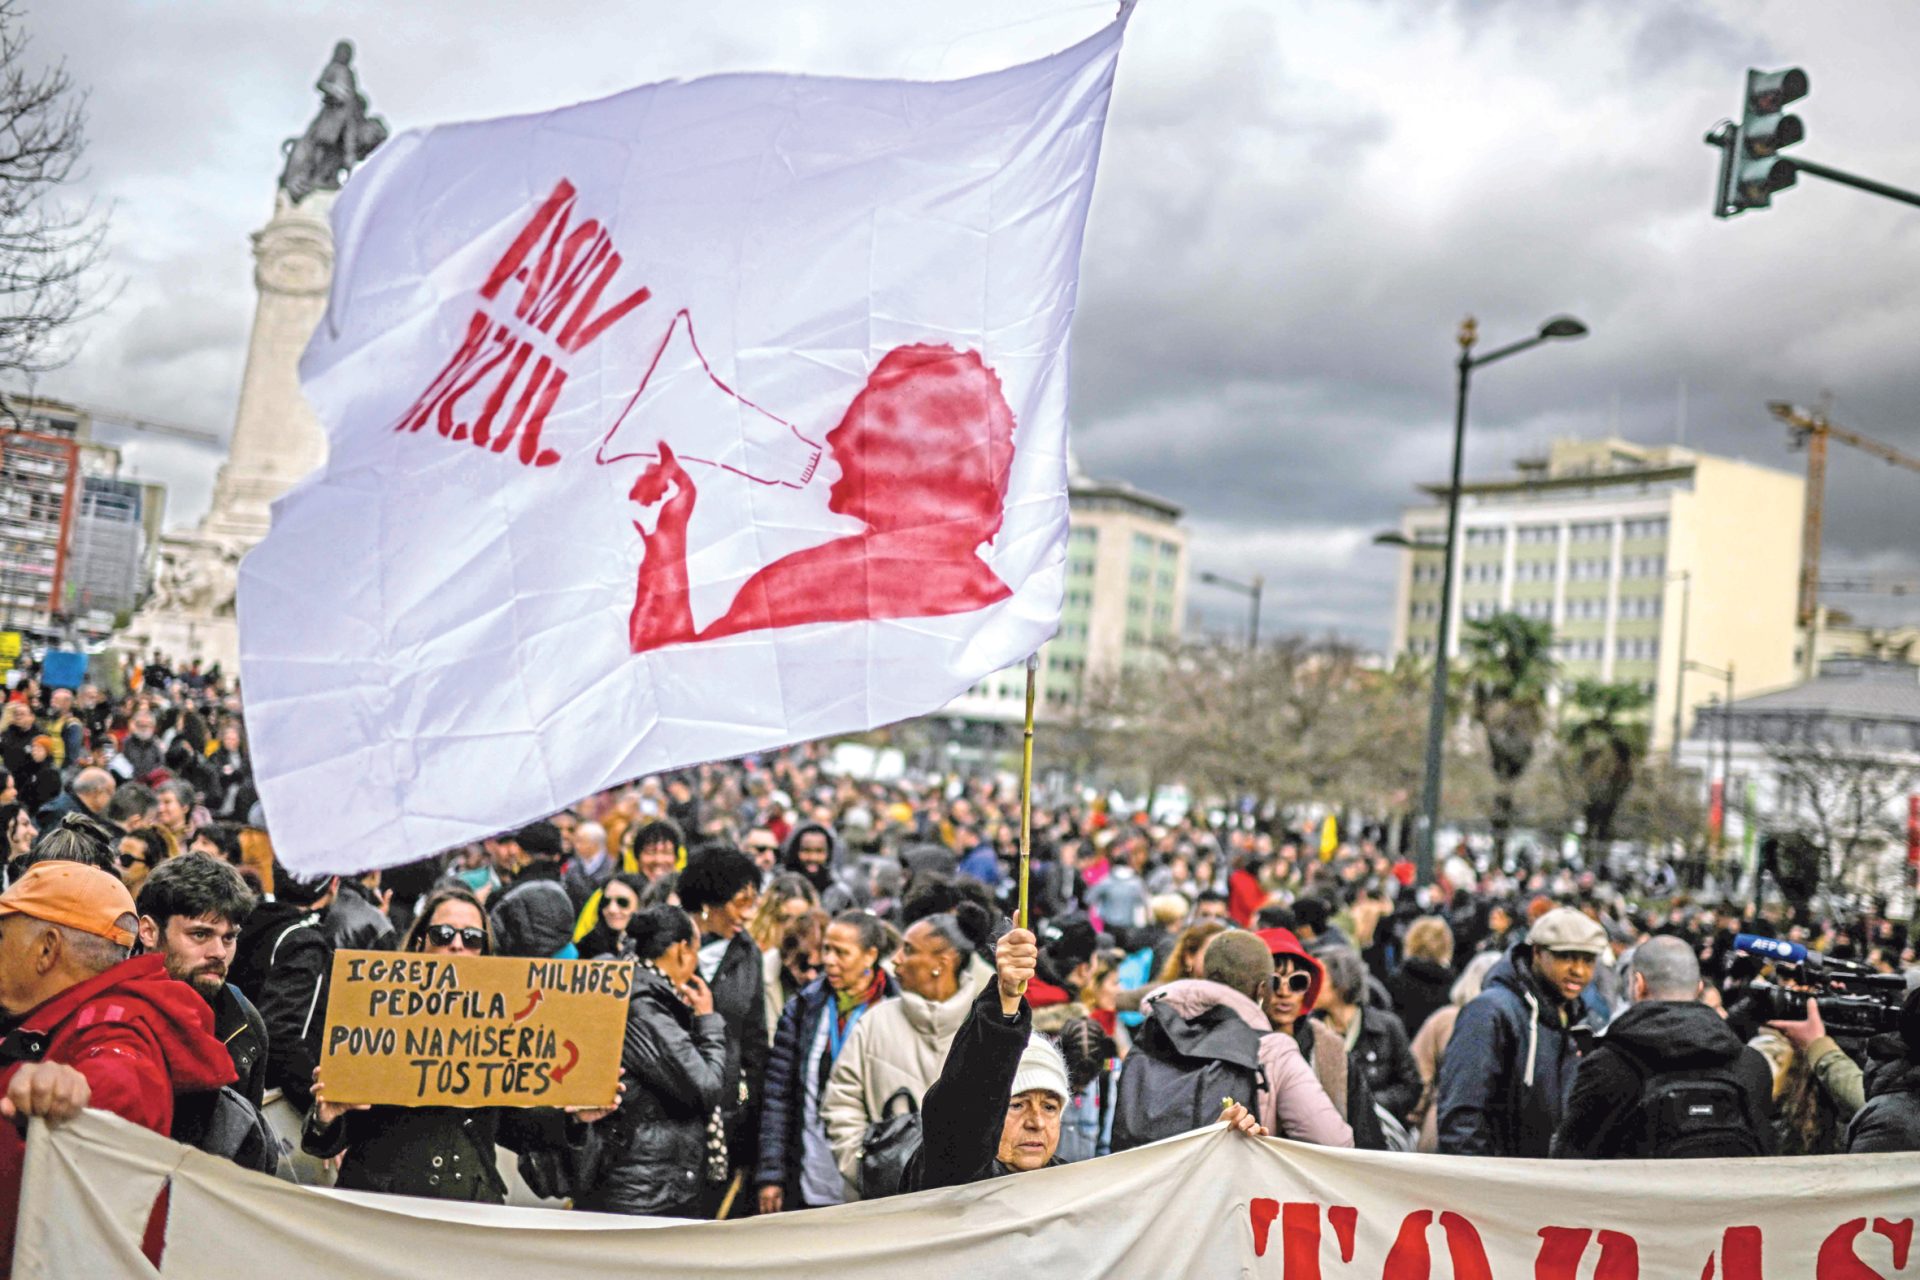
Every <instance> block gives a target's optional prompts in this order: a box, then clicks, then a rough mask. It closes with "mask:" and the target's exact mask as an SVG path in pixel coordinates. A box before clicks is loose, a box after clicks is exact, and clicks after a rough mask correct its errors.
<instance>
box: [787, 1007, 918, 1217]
mask: <svg viewBox="0 0 1920 1280" xmlns="http://www.w3.org/2000/svg"><path fill="white" fill-rule="evenodd" d="M898 990H899V988H898V987H896V986H895V985H894V982H893V979H892V978H891V977H889V978H887V980H886V983H885V986H884V987H883V988H882V990H881V995H880V998H881V999H882V1000H885V999H887V998H889V997H891V996H893V995H895V994H896V993H897V992H898ZM832 1001H833V988H832V987H830V986H828V985H827V980H826V979H825V978H815V979H814V980H813V981H812V982H809V983H808V984H807V985H806V986H804V987H802V988H800V992H799V994H798V995H796V996H794V997H793V999H791V1000H789V1001H787V1005H786V1008H784V1009H782V1010H781V1011H780V1024H779V1026H778V1027H776V1028H775V1030H774V1033H773V1052H772V1054H771V1055H770V1056H769V1057H768V1058H767V1080H766V1085H765V1092H764V1093H763V1094H762V1095H761V1102H760V1159H759V1162H758V1164H757V1165H756V1167H755V1169H754V1179H753V1180H754V1185H755V1186H759V1187H779V1188H780V1189H781V1190H782V1191H783V1192H784V1193H785V1195H786V1198H787V1207H788V1208H797V1207H798V1205H799V1194H800V1126H801V1124H802V1123H803V1122H804V1120H805V1116H806V1110H807V1105H806V1099H807V1090H806V1082H805V1081H803V1080H802V1079H801V1078H800V1073H801V1072H802V1071H804V1070H806V1065H807V1050H808V1048H809V1047H810V1046H811V1045H812V1044H813V1037H814V1036H815V1034H817V1033H818V1032H819V1030H820V1016H821V1014H822V1013H824V1012H825V1011H826V1008H827V1005H828V1004H830V1003H832ZM825 1092H826V1090H825V1088H822V1089H821V1093H822V1094H824V1093H825Z"/></svg>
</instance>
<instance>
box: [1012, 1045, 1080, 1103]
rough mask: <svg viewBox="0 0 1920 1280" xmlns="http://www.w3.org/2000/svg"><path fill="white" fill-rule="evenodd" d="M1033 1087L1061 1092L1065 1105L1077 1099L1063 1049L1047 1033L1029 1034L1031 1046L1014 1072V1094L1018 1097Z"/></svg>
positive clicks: (1061, 1099)
mask: <svg viewBox="0 0 1920 1280" xmlns="http://www.w3.org/2000/svg"><path fill="white" fill-rule="evenodd" d="M1029 1089H1045V1090H1047V1091H1048V1092H1049V1093H1057V1094H1059V1095H1060V1102H1061V1104H1062V1105H1065V1104H1066V1103H1069V1102H1071V1101H1073V1095H1072V1094H1071V1093H1070V1092H1068V1090H1067V1060H1066V1059H1065V1058H1062V1057H1061V1056H1060V1051H1059V1050H1058V1049H1056V1048H1054V1047H1053V1042H1052V1041H1050V1040H1048V1039H1047V1038H1046V1037H1045V1036H1039V1035H1035V1036H1028V1037H1027V1047H1026V1049H1025V1050H1024V1051H1022V1053H1021V1054H1020V1067H1019V1070H1017V1071H1015V1072H1014V1073H1013V1090H1012V1093H1011V1096H1012V1097H1015V1098H1017V1097H1019V1096H1020V1095H1021V1094H1023V1093H1025V1092H1026V1091H1027V1090H1029Z"/></svg>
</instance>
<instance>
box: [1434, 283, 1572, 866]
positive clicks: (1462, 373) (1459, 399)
mask: <svg viewBox="0 0 1920 1280" xmlns="http://www.w3.org/2000/svg"><path fill="white" fill-rule="evenodd" d="M1586 332H1587V326H1586V325H1584V324H1582V323H1580V322H1579V321H1578V320H1575V319H1574V318H1573V317H1572V316H1555V317H1554V318H1553V319H1551V320H1549V321H1547V322H1546V323H1545V324H1543V325H1541V326H1540V331H1539V332H1538V333H1536V334H1534V335H1533V336H1532V337H1531V338H1522V339H1521V340H1520V341H1518V342H1511V343H1508V344H1507V345H1506V346H1504V347H1496V348H1494V349H1493V350H1492V351H1489V352H1487V353H1486V354H1485V355H1480V356H1476V355H1474V354H1473V344H1474V343H1475V342H1477V341H1479V338H1480V326H1479V323H1478V322H1477V321H1476V320H1474V318H1473V317H1472V316H1468V317H1467V318H1466V319H1465V320H1464V321H1462V322H1461V324H1460V335H1459V342H1460V358H1459V360H1458V361H1456V362H1455V367H1456V368H1457V369H1458V370H1459V382H1458V384H1457V388H1456V390H1455V393H1454V401H1453V472H1452V480H1451V482H1450V483H1449V484H1448V486H1447V540H1446V543H1445V552H1446V558H1445V561H1444V562H1443V563H1442V564H1441V566H1440V634H1439V637H1438V641H1437V644H1436V647H1435V649H1434V655H1433V702H1432V705H1431V706H1430V707H1429V709H1428V711H1427V759H1426V779H1425V782H1424V784H1423V785H1422V787H1421V795H1420V814H1421V827H1422V829H1421V832H1420V844H1419V850H1418V855H1417V859H1416V862H1415V869H1414V874H1415V876H1416V877H1417V881H1416V883H1418V884H1421V885H1425V884H1429V883H1431V882H1432V880H1433V864H1434V853H1435V849H1434V846H1435V844H1436V843H1437V842H1438V840H1439V838H1440V752H1441V749H1442V747H1443V746H1444V745H1445V743H1446V736H1447V663H1448V650H1449V648H1450V647H1451V645H1452V641H1453V558H1454V552H1455V550H1456V549H1457V547H1458V546H1459V539H1460V468H1461V464H1462V461H1463V455H1464V453H1465V451H1466V443H1467V384H1468V379H1469V377H1470V376H1471V375H1472V373H1473V371H1474V370H1475V369H1477V368H1479V367H1480V366H1481V365H1486V364H1492V363H1493V362H1494V361H1495V360H1504V359H1506V358H1507V357H1508V356H1511V355H1517V354H1519V353H1520V352H1522V351H1526V350H1528V349H1530V348H1532V347H1537V346H1539V345H1540V344H1541V343H1543V342H1551V341H1553V340H1554V339H1556V338H1579V337H1584V336H1585V335H1586Z"/></svg>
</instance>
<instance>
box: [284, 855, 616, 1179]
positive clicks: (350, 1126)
mask: <svg viewBox="0 0 1920 1280" xmlns="http://www.w3.org/2000/svg"><path fill="white" fill-rule="evenodd" d="M402 950H405V951H416V952H420V953H422V954H425V955H432V956H462V955H479V956H484V955H491V954H492V953H493V930H492V928H491V927H490V926H489V925H488V924H487V917H486V913H485V912H484V911H482V910H481V909H480V900H479V899H478V898H476V897H474V896H473V894H472V893H470V892H469V891H468V890H466V889H464V888H457V887H450V888H442V889H436V890H434V892H433V893H432V894H430V895H428V897H427V900H426V903H425V904H424V905H423V906H422V908H421V911H420V914H419V915H418V916H417V917H415V918H414V922H413V928H411V929H409V930H408V931H407V938H406V942H405V943H404V944H403V946H402ZM613 1111H614V1109H613V1108H606V1109H604V1110H601V1109H586V1108H568V1109H567V1110H566V1111H560V1110H556V1109H555V1108H552V1107H400V1106H386V1105H382V1106H367V1105H365V1104H362V1105H359V1106H336V1105H334V1104H333V1103H330V1102H328V1101H327V1100H326V1095H325V1093H324V1092H323V1090H322V1089H321V1086H320V1073H319V1071H318V1070H315V1072H314V1085H313V1110H312V1111H311V1112H309V1113H308V1115H307V1124H306V1131H305V1132H304V1133H303V1134H302V1135H301V1141H300V1146H301V1149H302V1150H304V1151H305V1152H306V1153H307V1154H308V1155H311V1156H317V1157H319V1158H321V1159H329V1158H331V1157H334V1156H341V1161H340V1178H339V1181H338V1182H337V1183H336V1184H335V1185H337V1186H339V1187H341V1188H343V1189H345V1190H348V1191H382V1192H386V1193H388V1194H391V1195H406V1196H425V1197H427V1198H428V1199H432V1200H472V1201H480V1202H482V1203H486V1204H501V1203H503V1202H504V1201H505V1199H506V1184H505V1183H504V1182H503V1181H502V1180H501V1178H500V1171H499V1166H498V1159H499V1156H498V1151H497V1148H498V1147H502V1146H504V1147H506V1148H508V1149H509V1150H512V1151H528V1150H537V1149H542V1148H546V1149H558V1148H562V1147H566V1146H572V1145H578V1144H579V1143H580V1142H581V1140H582V1139H583V1138H584V1134H583V1133H582V1132H581V1130H580V1128H579V1127H578V1126H580V1125H583V1124H592V1123H594V1122H595V1121H598V1120H601V1119H604V1118H605V1117H607V1116H609V1115H612V1114H613ZM343 1152H344V1153H345V1154H344V1155H342V1153H343Z"/></svg>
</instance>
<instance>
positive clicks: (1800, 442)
mask: <svg viewBox="0 0 1920 1280" xmlns="http://www.w3.org/2000/svg"><path fill="white" fill-rule="evenodd" d="M1767 409H1768V411H1769V412H1771V413H1772V414H1773V416H1774V417H1776V418H1778V419H1780V420H1781V421H1782V422H1784V423H1786V424H1787V429H1788V431H1789V433H1790V443H1791V444H1792V445H1793V447H1794V448H1796V449H1799V448H1804V449H1806V451H1807V518H1806V524H1805V526H1804V527H1803V528H1802V530H1801V533H1800V625H1801V626H1803V627H1805V626H1810V625H1812V623H1813V618H1814V614H1815V612H1816V611H1817V610H1818V609H1819V607H1820V523H1821V516H1822V514H1823V508H1824V506H1825V494H1826V487H1827V441H1828V439H1830V438H1831V439H1834V440H1838V441H1840V443H1842V444H1850V445H1852V446H1853V447H1854V448H1856V449H1859V450H1860V451H1861V452H1863V453H1870V454H1872V455H1873V456H1874V457H1876V458H1879V459H1880V460H1881V461H1883V462H1885V463H1887V464H1888V465H1889V466H1895V467H1906V468H1907V469H1908V470H1910V471H1920V458H1916V457H1913V456H1912V455H1911V454H1905V453H1902V452H1900V450H1898V449H1896V448H1894V447H1893V446H1892V445H1890V444H1883V443H1882V442H1880V441H1878V440H1875V439H1873V438H1872V437H1870V436H1863V435H1861V434H1860V433H1859V432H1857V431H1849V430H1848V429H1847V428H1845V427H1838V426H1835V425H1834V424H1833V423H1831V422H1829V421H1827V415H1826V414H1825V412H1819V413H1809V412H1807V411H1806V410H1805V409H1802V408H1800V407H1799V406H1798V405H1794V404H1789V403H1787V402H1786V401H1785V400H1773V401H1770V402H1768V404H1767Z"/></svg>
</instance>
